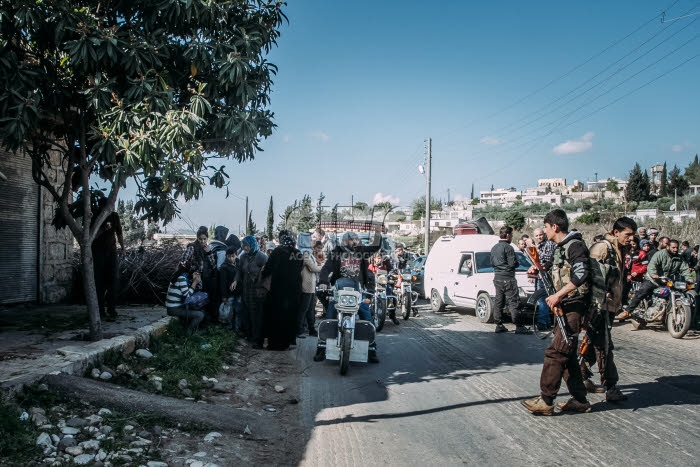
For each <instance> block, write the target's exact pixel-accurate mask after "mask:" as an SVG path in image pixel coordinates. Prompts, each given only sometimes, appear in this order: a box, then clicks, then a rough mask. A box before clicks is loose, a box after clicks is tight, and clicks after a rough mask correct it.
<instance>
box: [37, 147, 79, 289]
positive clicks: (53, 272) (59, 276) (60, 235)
mask: <svg viewBox="0 0 700 467" xmlns="http://www.w3.org/2000/svg"><path fill="white" fill-rule="evenodd" d="M60 162H61V160H60V158H59V157H58V156H53V157H52V160H51V164H52V166H53V167H58V166H59V164H60ZM46 172H47V175H48V176H49V178H51V182H52V183H53V185H54V186H60V184H62V183H63V177H62V176H63V174H64V172H63V170H60V169H59V168H52V169H46ZM55 208H56V203H55V202H54V201H53V197H52V196H51V194H50V193H49V192H48V190H46V189H45V188H42V192H41V219H40V227H39V228H40V235H41V236H40V239H41V243H40V253H39V273H40V276H39V301H40V302H41V303H58V302H61V301H63V300H65V299H66V298H68V297H69V296H70V292H71V286H72V284H73V267H72V262H73V252H74V247H73V234H71V232H70V230H69V229H68V227H66V228H64V229H61V230H56V228H55V227H54V226H52V225H51V221H52V220H53V217H54V209H55Z"/></svg>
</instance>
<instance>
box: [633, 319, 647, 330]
mask: <svg viewBox="0 0 700 467" xmlns="http://www.w3.org/2000/svg"><path fill="white" fill-rule="evenodd" d="M631 321H632V327H633V328H634V330H635V331H641V330H642V329H645V328H646V327H647V322H646V321H644V320H642V319H638V318H632V320H631Z"/></svg>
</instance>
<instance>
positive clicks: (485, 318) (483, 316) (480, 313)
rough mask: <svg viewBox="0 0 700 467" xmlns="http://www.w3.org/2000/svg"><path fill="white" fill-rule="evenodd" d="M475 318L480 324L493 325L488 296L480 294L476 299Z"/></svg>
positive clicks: (490, 303) (490, 301)
mask: <svg viewBox="0 0 700 467" xmlns="http://www.w3.org/2000/svg"><path fill="white" fill-rule="evenodd" d="M475 311H476V317H477V318H479V321H481V322H482V323H493V301H492V300H491V297H489V294H487V293H486V292H481V293H480V294H479V295H478V296H477V297H476V310H475Z"/></svg>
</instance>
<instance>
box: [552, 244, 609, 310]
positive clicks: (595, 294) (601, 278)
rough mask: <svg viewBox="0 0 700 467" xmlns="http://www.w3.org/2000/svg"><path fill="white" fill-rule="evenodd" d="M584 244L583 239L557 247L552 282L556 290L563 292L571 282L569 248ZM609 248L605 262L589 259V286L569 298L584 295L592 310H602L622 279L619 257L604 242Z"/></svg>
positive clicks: (581, 287) (578, 290)
mask: <svg viewBox="0 0 700 467" xmlns="http://www.w3.org/2000/svg"><path fill="white" fill-rule="evenodd" d="M576 242H583V240H581V239H573V240H571V241H570V242H568V243H566V245H564V246H563V247H559V246H557V248H556V249H555V250H554V259H553V264H552V270H551V274H552V282H553V283H554V288H555V289H556V290H561V289H562V288H563V287H564V286H565V285H567V284H568V283H569V282H571V264H570V263H569V262H568V258H569V247H570V246H571V245H572V244H574V243H576ZM603 242H605V244H606V246H607V248H608V254H607V256H606V258H605V260H604V261H598V260H597V259H595V258H591V257H590V256H589V258H588V274H589V280H588V283H587V284H583V285H581V286H579V287H578V288H577V289H576V290H574V291H572V292H571V293H569V295H568V297H570V298H575V297H579V296H582V295H588V296H589V297H590V305H591V309H601V308H602V307H603V306H604V305H605V303H606V301H607V300H609V299H610V298H611V297H612V294H613V288H614V284H615V281H616V280H617V279H618V278H619V277H620V268H619V265H618V264H617V255H616V254H615V251H614V249H613V247H612V245H611V244H610V242H608V241H607V240H603Z"/></svg>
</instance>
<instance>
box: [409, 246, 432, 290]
mask: <svg viewBox="0 0 700 467" xmlns="http://www.w3.org/2000/svg"><path fill="white" fill-rule="evenodd" d="M426 259H428V257H427V256H426V255H421V256H416V259H414V260H413V263H412V264H411V274H412V275H413V280H412V281H411V287H412V288H413V290H414V291H415V292H418V296H419V297H420V298H425V290H424V287H423V271H424V270H425V260H426Z"/></svg>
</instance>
